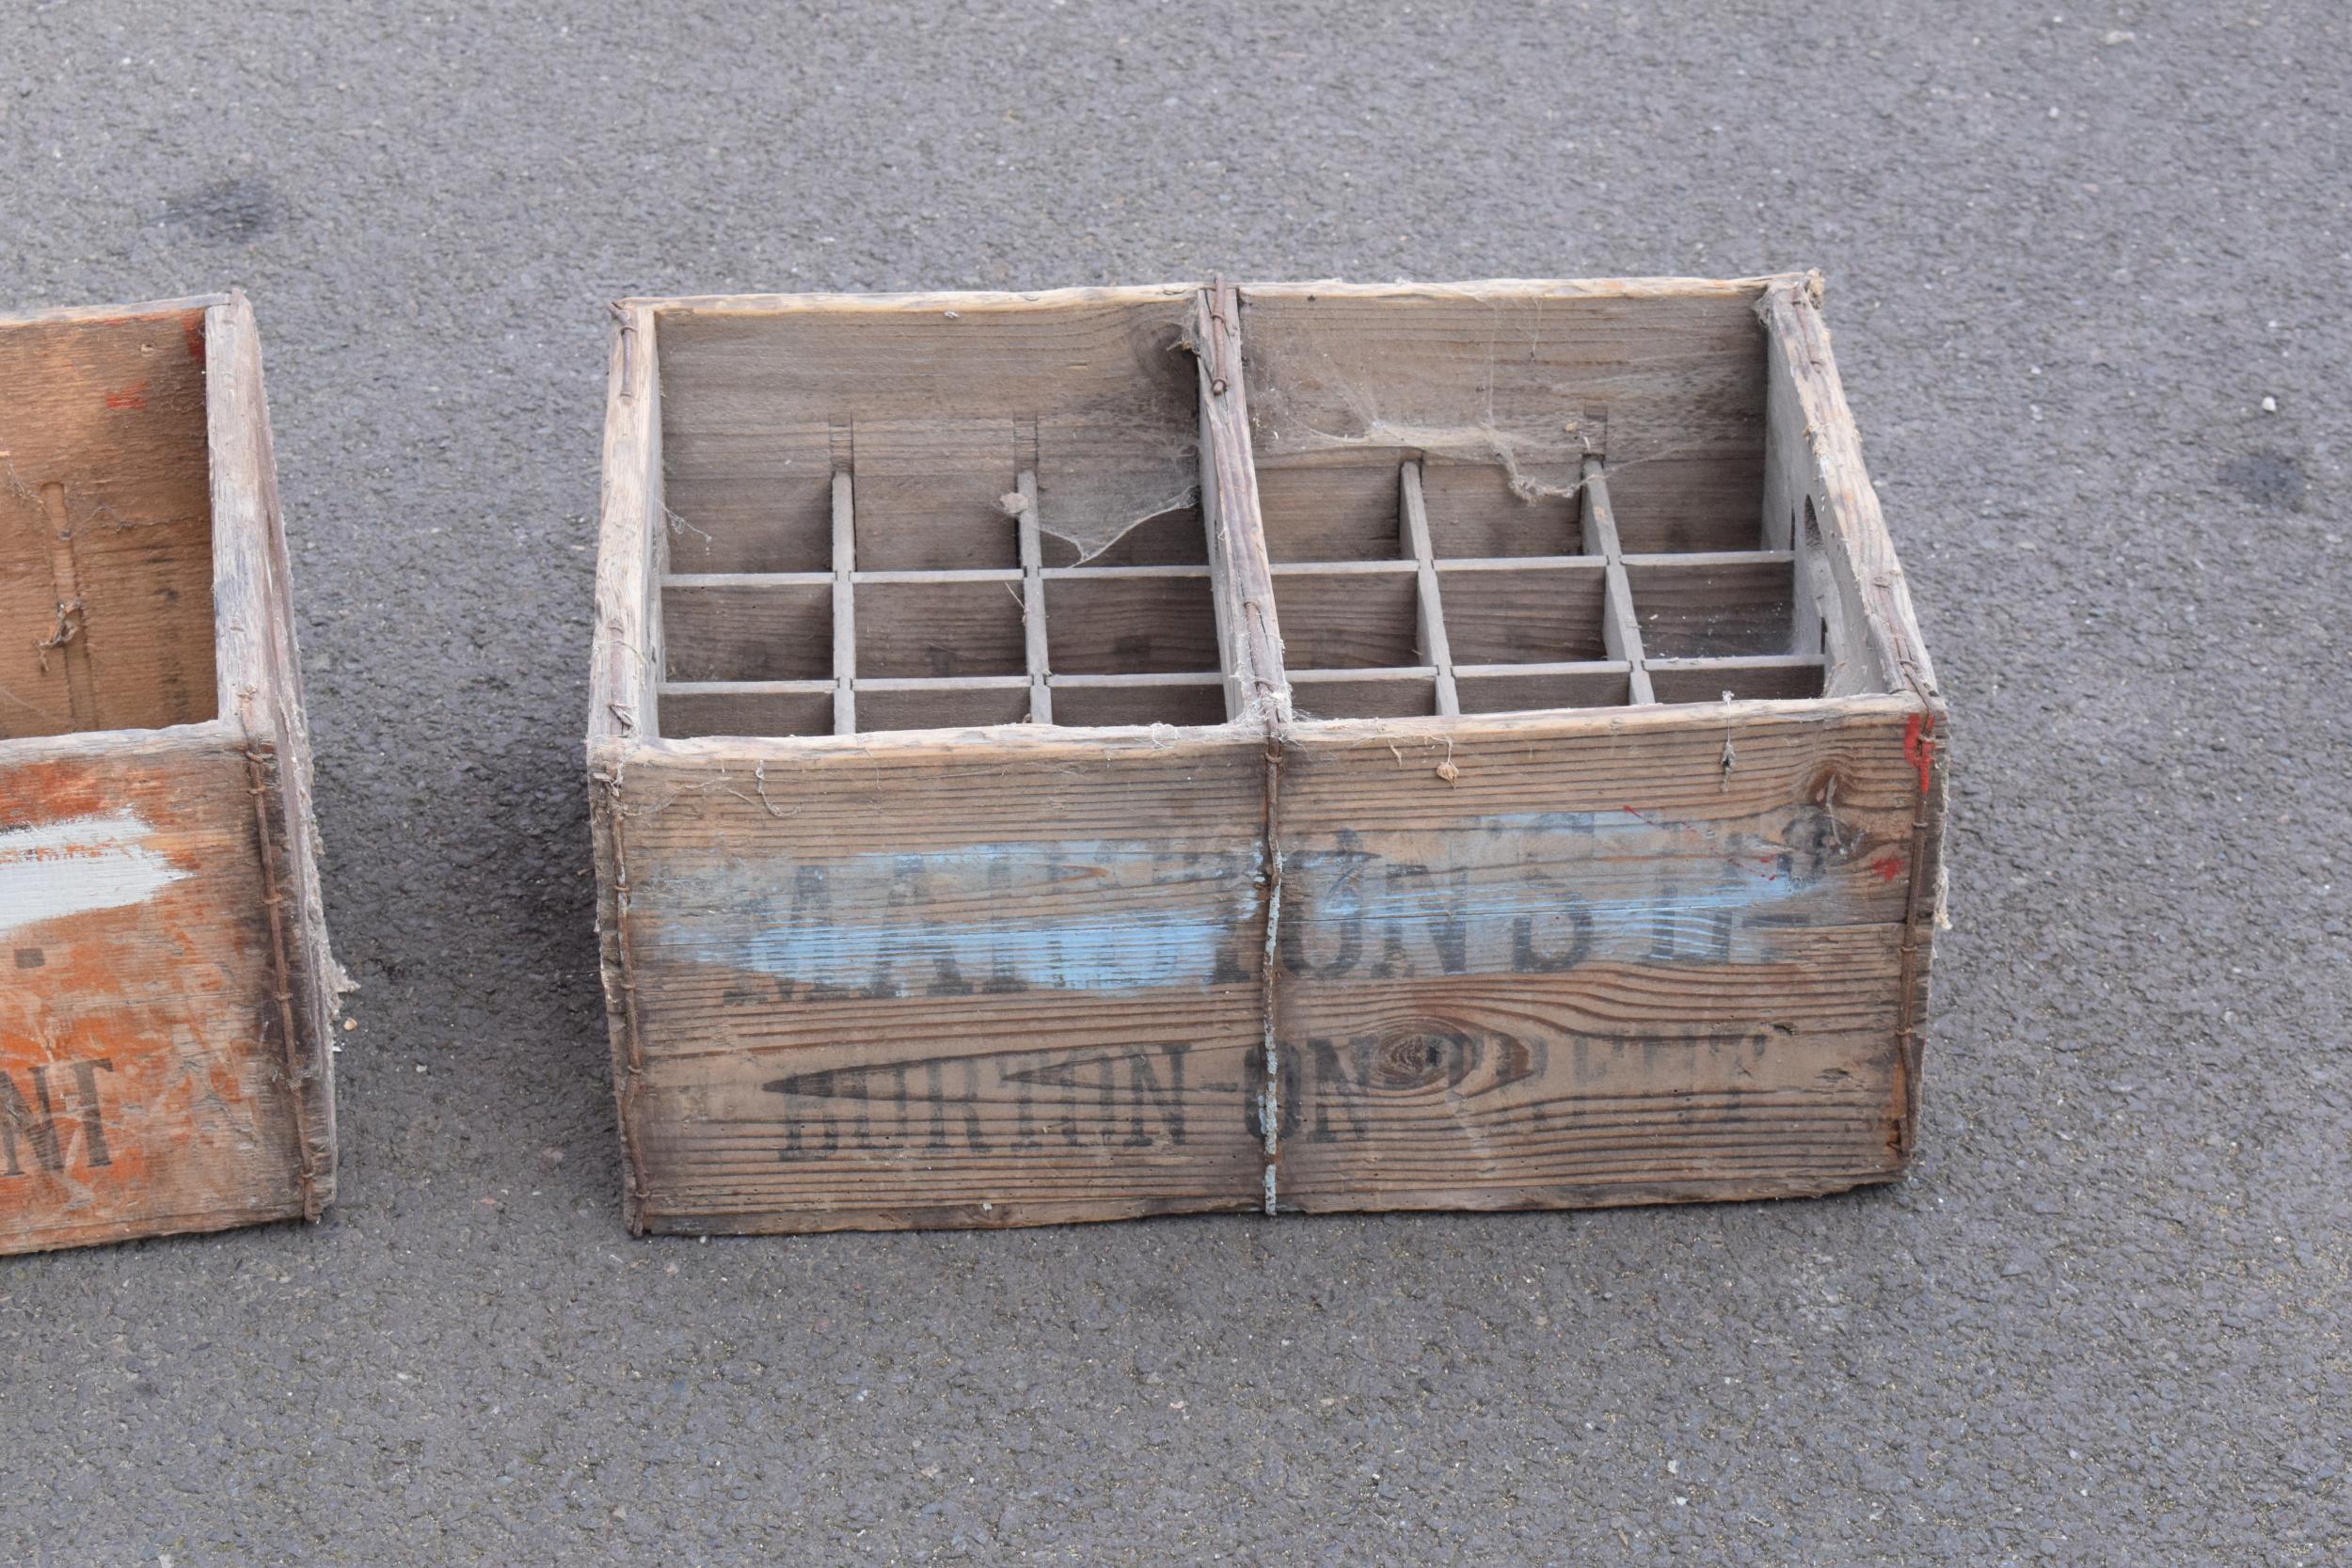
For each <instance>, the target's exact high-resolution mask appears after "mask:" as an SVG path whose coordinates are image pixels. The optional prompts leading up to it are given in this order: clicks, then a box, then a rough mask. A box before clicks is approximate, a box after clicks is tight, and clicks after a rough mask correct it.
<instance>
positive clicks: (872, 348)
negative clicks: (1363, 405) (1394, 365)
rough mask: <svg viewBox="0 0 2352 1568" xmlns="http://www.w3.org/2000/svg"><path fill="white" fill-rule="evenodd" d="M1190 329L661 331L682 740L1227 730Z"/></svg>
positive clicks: (667, 679)
mask: <svg viewBox="0 0 2352 1568" xmlns="http://www.w3.org/2000/svg"><path fill="white" fill-rule="evenodd" d="M1192 310H1193V295H1192V294H1191V293H1190V292H1189V291H1183V290H1165V291H1144V290H1135V291H1118V292H1106V293H1104V294H1103V295H1102V296H1100V298H1099V299H1096V300H1093V301H1090V302H1089V304H1088V305H1087V306H1085V307H1084V308H1082V309H1072V308H1070V307H1069V306H1068V305H1066V304H1062V305H1056V306H1051V307H1046V308H1037V307H1032V306H1030V305H1028V304H1026V303H1025V302H1023V301H1020V300H1018V299H1014V298H1008V297H1003V296H990V297H986V298H944V299H942V300H941V301H940V302H939V303H938V304H937V306H936V308H930V307H927V306H924V305H920V304H917V305H908V304H906V303H904V302H889V303H884V302H841V303H836V304H833V305H830V306H820V307H812V308H809V309H787V310H782V311H757V312H730V311H725V310H703V309H693V308H691V307H674V308H669V309H663V310H662V311H661V312H660V313H659V315H658V316H657V326H656V332H655V337H656V341H657V344H658V348H657V355H658V358H659V365H660V400H661V401H660V406H661V424H660V436H661V477H662V490H663V504H664V509H665V511H666V514H667V526H666V528H665V529H664V536H665V537H664V539H663V546H664V550H663V553H664V555H665V557H666V559H665V561H664V564H663V567H662V570H661V573H660V581H659V589H658V592H659V594H660V627H661V637H660V640H661V645H662V649H663V668H662V686H661V690H660V727H661V732H662V733H663V734H664V735H666V736H673V737H676V736H695V735H771V736H811V735H834V734H842V735H849V734H861V733H868V732H872V731H879V730H901V729H930V728H941V727H962V726H969V725H979V724H1007V723H1022V722H1038V723H1052V724H1065V725H1121V724H1152V723H1173V724H1214V723H1219V722H1222V721H1224V719H1225V718H1226V716H1227V715H1226V694H1225V683H1224V680H1223V677H1222V676H1221V674H1220V673H1219V660H1218V641H1217V623H1216V600H1215V589H1214V587H1213V585H1212V582H1211V578H1210V570H1209V555H1208V548H1207V540H1206V535H1205V532H1204V528H1203V523H1202V514H1201V508H1200V392H1199V372H1198V369H1197V365H1196V361H1195V359H1194V356H1193V353H1192V349H1191V346H1190V345H1191V337H1190V330H1191V322H1192Z"/></svg>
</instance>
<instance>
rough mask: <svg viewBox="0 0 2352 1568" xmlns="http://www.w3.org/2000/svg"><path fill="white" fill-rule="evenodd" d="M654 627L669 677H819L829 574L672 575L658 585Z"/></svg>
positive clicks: (825, 673) (826, 674) (824, 663)
mask: <svg viewBox="0 0 2352 1568" xmlns="http://www.w3.org/2000/svg"><path fill="white" fill-rule="evenodd" d="M661 629H662V633H663V639H664V647H665V650H666V651H667V653H668V655H669V673H670V678H671V679H673V680H678V681H793V680H826V679H828V678H830V676H831V675H832V673H833V579H832V578H830V577H828V576H822V575H818V574H815V573H806V574H803V575H802V576H801V577H799V578H778V577H754V576H723V575H708V576H694V577H688V576H673V577H671V578H668V579H667V580H665V581H664V582H663V583H662V585H661Z"/></svg>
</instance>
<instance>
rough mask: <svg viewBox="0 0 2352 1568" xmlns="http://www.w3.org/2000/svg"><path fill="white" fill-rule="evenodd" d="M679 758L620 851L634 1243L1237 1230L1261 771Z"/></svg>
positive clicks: (1096, 751)
mask: <svg viewBox="0 0 2352 1568" xmlns="http://www.w3.org/2000/svg"><path fill="white" fill-rule="evenodd" d="M684 750H685V749H683V748H676V749H671V748H665V749H664V751H665V753H667V754H665V755H660V756H657V757H655V758H653V759H650V760H645V761H641V762H638V763H636V764H634V765H632V766H631V767H630V768H628V772H627V774H626V776H625V779H624V781H623V784H622V789H621V797H620V801H619V811H618V816H617V820H616V822H615V823H614V825H613V828H612V836H613V841H614V844H615V846H616V853H617V857H618V859H619V862H620V864H621V867H622V870H623V872H624V875H625V880H626V886H627V890H628V893H627V898H626V903H625V907H624V908H623V909H622V910H621V911H620V912H619V922H620V930H621V941H622V944H623V946H624V948H625V951H626V962H627V965H628V980H629V991H628V995H629V1002H630V1006H632V1007H633V1009H634V1016H635V1020H636V1030H637V1032H636V1048H635V1053H634V1054H635V1059H636V1062H637V1064H638V1066H637V1069H636V1071H635V1081H634V1083H633V1085H631V1086H630V1088H629V1089H628V1092H627V1093H625V1094H624V1097H623V1099H624V1107H625V1110H624V1115H625V1117H627V1119H628V1122H629V1126H630V1134H629V1136H630V1140H631V1143H632V1146H633V1148H634V1149H635V1152H636V1158H637V1160H638V1161H639V1166H640V1170H641V1172H642V1188H643V1194H642V1197H641V1199H640V1207H639V1218H640V1221H641V1223H642V1224H644V1226H646V1227H650V1228H654V1229H662V1230H698V1229H713V1230H801V1229H831V1228H840V1227H899V1226H907V1225H917V1224H922V1225H930V1224H948V1225H1009V1224H1023V1223H1036V1222H1042V1221H1049V1220H1051V1221H1059V1220H1071V1219H1108V1218H1118V1217H1124V1216H1128V1215H1134V1214H1141V1213H1153V1212H1180V1211H1184V1210H1201V1209H1225V1208H1239V1207H1246V1206H1248V1203H1249V1202H1250V1201H1251V1199H1252V1197H1253V1196H1254V1193H1255V1188H1256V1172H1257V1153H1256V1142H1255V1134H1254V1132H1253V1131H1252V1129H1251V1127H1250V1125H1249V1123H1248V1102H1249V1098H1250V1093H1251V1086H1252V1084H1253V1082H1254V1080H1253V1077H1252V1073H1253V1063H1254V1061H1255V1053H1256V1052H1257V1051H1258V1050H1259V1049H1260V1047H1261V1045H1262V1040H1263V1012H1262V1008H1263V983H1262V971H1261V969H1260V967H1259V958H1260V955H1261V954H1262V952H1263V908H1262V906H1263V887H1262V882H1261V872H1262V867H1261V865H1260V848H1259V843H1260V829H1261V826H1262V823H1263V754H1262V752H1261V751H1260V749H1259V748H1257V747H1256V746H1254V745H1250V744H1247V743H1244V742H1240V741H1236V740H1233V739H1231V738H1216V739H1203V740H1198V741H1186V742H1179V743H1176V744H1172V745H1169V746H1167V747H1157V748H1155V747H1151V746H1145V745H1138V746H1134V747H1102V746H1086V745H1078V744H1070V743H1059V744H1056V743H1041V744H1033V745H1020V744H1012V745H1004V746H999V745H996V744H993V743H991V744H978V743H972V742H965V743H961V744H959V743H948V744H941V745H924V744H914V743H910V744H906V745H899V746H881V747H875V748H871V749H870V750H869V751H866V752H853V751H846V750H838V749H833V750H824V749H812V750H811V751H810V752H805V753H803V754H802V755H801V756H800V757H798V758H797V759H795V760H783V759H782V758H781V757H780V755H779V754H777V753H765V754H764V755H765V760H764V761H758V762H755V761H753V760H751V759H750V758H749V757H744V756H730V755H728V754H727V753H726V752H724V751H723V749H718V748H713V749H708V750H705V751H703V752H701V753H700V754H697V755H692V756H691V757H690V756H684V755H681V754H679V753H680V752H683V751H684Z"/></svg>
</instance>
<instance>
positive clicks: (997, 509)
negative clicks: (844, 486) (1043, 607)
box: [850, 418, 1021, 571]
mask: <svg viewBox="0 0 2352 1568" xmlns="http://www.w3.org/2000/svg"><path fill="white" fill-rule="evenodd" d="M850 440H851V442H852V445H853V448H854V450H855V451H856V454H857V455H856V473H857V503H858V524H859V527H858V550H857V553H858V561H859V562H860V564H861V565H862V566H863V567H865V568H866V570H869V571H874V570H880V571H898V570H923V569H938V570H951V569H956V568H971V567H987V566H993V567H998V568H1009V569H1012V570H1015V571H1017V570H1018V569H1019V568H1020V565H1021V548H1020V538H1019V532H1018V531H1017V529H1016V528H1015V527H1014V525H1013V523H1012V521H1011V520H1010V519H1009V518H1008V517H1007V516H1006V515H1005V505H1004V499H1005V497H1006V495H1007V494H1009V493H1010V492H1011V491H1012V488H1013V483H1014V480H1015V477H1016V474H1017V472H1018V464H1019V461H1020V453H1019V442H1020V436H1019V429H1018V426H1017V425H1016V423H1015V421H1014V420H1010V419H997V418H989V419H945V418H925V419H909V420H856V421H854V422H853V423H852V424H851V426H850Z"/></svg>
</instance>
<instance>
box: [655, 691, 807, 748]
mask: <svg viewBox="0 0 2352 1568" xmlns="http://www.w3.org/2000/svg"><path fill="white" fill-rule="evenodd" d="M840 690H841V687H840V685H839V684H838V683H836V682H834V681H830V680H822V681H670V682H665V683H663V685H662V688H661V729H662V733H663V734H664V735H666V736H671V737H673V738H676V739H681V740H683V739H689V738H691V737H694V736H727V735H731V736H791V735H832V734H835V733H837V732H836V731H835V730H834V703H835V700H836V698H837V697H838V695H839V693H840Z"/></svg>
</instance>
